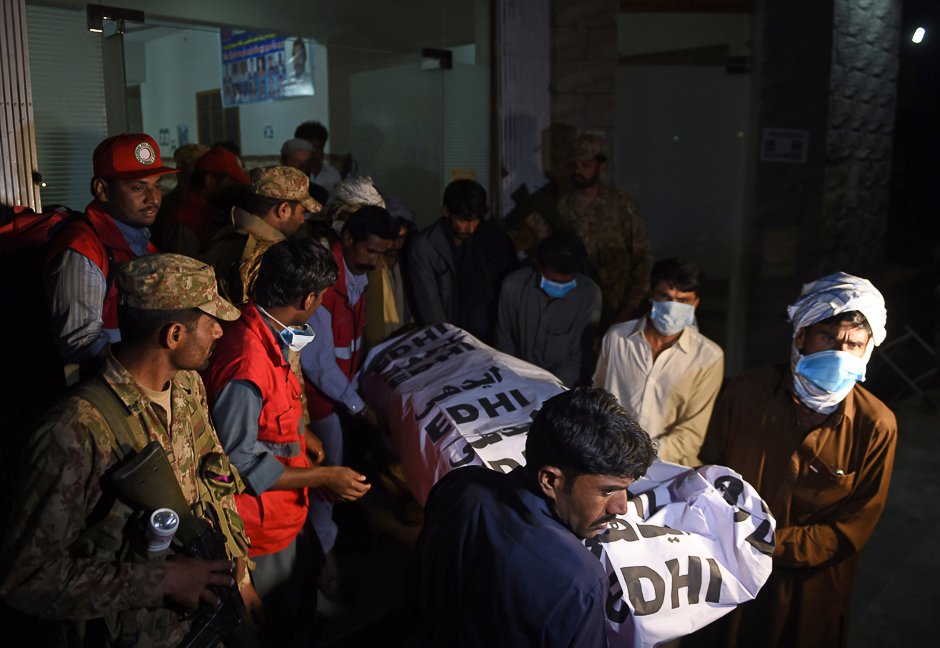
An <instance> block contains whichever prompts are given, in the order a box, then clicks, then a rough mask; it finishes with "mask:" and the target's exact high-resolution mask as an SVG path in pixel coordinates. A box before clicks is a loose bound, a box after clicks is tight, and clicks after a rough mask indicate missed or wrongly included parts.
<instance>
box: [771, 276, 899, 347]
mask: <svg viewBox="0 0 940 648" xmlns="http://www.w3.org/2000/svg"><path fill="white" fill-rule="evenodd" d="M849 311H859V312H860V313H861V314H862V315H864V316H865V319H867V320H868V325H869V326H871V337H872V340H873V341H874V343H875V346H878V345H879V344H881V343H882V342H884V339H885V335H886V334H887V332H886V331H885V324H886V323H887V320H888V311H887V310H885V298H884V297H883V296H882V295H881V293H880V292H879V291H878V289H877V288H875V286H874V285H872V283H871V282H870V281H869V280H868V279H862V278H861V277H855V276H853V275H850V274H846V273H844V272H836V273H835V274H831V275H827V276H825V277H823V278H822V279H817V280H816V281H811V282H810V283H808V284H806V285H804V286H803V290H802V291H801V292H800V297H799V299H797V300H796V303H794V304H793V305H792V306H788V307H787V313H788V314H789V316H790V322H791V323H792V324H793V335H794V337H796V334H797V333H798V332H799V330H800V329H802V328H806V327H807V326H812V325H813V324H815V323H817V322H821V321H822V320H824V319H827V318H829V317H833V316H834V315H839V314H840V313H846V312H849Z"/></svg>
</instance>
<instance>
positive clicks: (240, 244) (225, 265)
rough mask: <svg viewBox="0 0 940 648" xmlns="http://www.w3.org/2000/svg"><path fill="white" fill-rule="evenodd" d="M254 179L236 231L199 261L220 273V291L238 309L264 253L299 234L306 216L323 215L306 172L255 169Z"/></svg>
mask: <svg viewBox="0 0 940 648" xmlns="http://www.w3.org/2000/svg"><path fill="white" fill-rule="evenodd" d="M251 176H252V182H251V191H250V192H249V193H247V194H246V195H245V196H244V199H243V200H242V203H243V204H242V205H241V206H239V207H236V208H235V210H234V211H233V213H232V221H233V222H232V225H230V226H228V227H226V228H224V229H222V230H221V231H220V232H219V233H218V234H216V235H215V237H214V238H213V239H212V241H211V242H210V243H209V246H208V248H207V249H206V251H205V252H203V253H202V254H201V255H200V256H199V258H200V259H202V260H203V261H205V262H206V263H209V264H211V265H212V266H213V267H214V268H215V273H216V276H217V277H218V278H219V290H220V291H221V293H222V294H223V295H224V296H225V297H226V298H227V299H229V300H230V301H232V302H233V303H235V304H243V303H245V302H246V301H247V300H248V298H249V293H250V287H251V284H252V283H254V280H255V278H256V277H257V274H258V268H259V266H260V263H261V255H263V254H264V251H265V250H267V249H268V248H269V247H271V245H273V244H274V243H277V242H278V241H283V240H284V239H286V238H289V237H292V236H294V235H295V234H297V232H298V230H300V227H301V225H303V223H304V212H309V213H312V214H316V213H318V212H319V211H320V210H321V209H322V207H321V206H320V203H318V202H317V201H316V200H314V199H313V198H311V197H310V194H309V193H308V189H309V187H310V180H308V179H307V176H306V175H304V173H303V172H302V171H298V170H297V169H294V168H291V167H285V166H279V167H272V168H270V169H255V170H254V171H253V172H252V174H251Z"/></svg>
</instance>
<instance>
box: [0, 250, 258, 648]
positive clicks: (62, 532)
mask: <svg viewBox="0 0 940 648" xmlns="http://www.w3.org/2000/svg"><path fill="white" fill-rule="evenodd" d="M116 282H117V285H118V289H119V297H118V304H119V307H118V317H119V321H120V326H121V331H122V333H123V342H122V343H121V344H120V345H119V346H117V347H115V348H114V350H113V354H112V355H109V356H108V358H107V359H106V361H105V364H104V368H103V371H102V373H101V374H100V375H99V376H98V377H95V378H93V379H92V381H100V385H99V386H106V389H101V390H100V391H102V392H105V393H107V389H109V390H111V391H113V395H110V394H109V397H110V398H112V399H113V401H114V403H115V405H116V406H117V405H118V403H120V404H121V405H123V408H124V409H126V412H123V413H124V414H125V415H126V416H127V417H128V419H129V420H130V421H132V422H133V423H132V424H128V425H127V426H126V427H123V429H120V430H118V429H116V428H118V427H121V426H115V427H114V428H112V426H111V425H109V424H108V420H109V419H108V418H107V417H106V414H104V413H103V412H102V410H99V409H98V408H97V407H95V406H94V405H92V404H91V402H89V400H86V399H84V398H82V397H81V396H80V395H77V394H72V395H69V396H67V397H66V398H64V399H63V400H62V401H60V402H59V403H58V404H57V405H56V406H55V407H54V408H53V409H52V410H50V412H49V413H48V414H47V416H46V419H45V422H44V423H43V424H42V425H41V426H40V428H39V429H38V430H37V431H36V432H35V433H34V434H33V436H32V437H31V439H30V444H29V454H28V457H29V458H28V462H27V464H26V466H25V468H26V470H25V471H24V476H23V479H22V484H21V485H22V489H21V492H20V496H19V498H18V501H17V505H16V508H15V510H14V514H13V516H12V518H11V522H10V525H9V527H8V529H7V531H8V532H9V533H8V535H7V536H6V538H5V540H4V543H3V545H4V546H3V551H2V555H0V595H2V597H3V599H4V601H5V602H6V603H7V604H8V605H10V606H11V607H14V608H16V609H18V610H20V611H21V612H24V613H25V614H27V615H30V616H32V617H39V618H42V619H44V620H45V621H44V622H43V623H42V624H41V625H40V626H39V627H41V628H42V629H43V630H44V631H46V632H50V633H53V634H55V635H56V640H55V641H51V642H50V643H51V644H53V645H66V646H131V645H134V646H145V647H147V646H175V645H177V644H178V642H179V641H180V639H181V638H182V637H183V636H185V634H186V632H187V630H188V628H189V621H187V620H186V619H185V618H183V617H182V616H181V615H180V614H179V611H180V610H181V609H195V608H196V607H197V605H198V604H199V602H200V601H204V602H206V603H209V604H213V603H215V602H216V600H217V597H216V595H215V594H214V593H213V592H212V591H211V590H209V589H207V588H208V586H209V585H220V586H230V585H231V584H232V583H233V579H236V578H237V579H238V582H239V583H240V584H241V585H242V593H243V597H244V598H245V599H246V602H248V603H249V605H251V604H252V603H253V602H254V601H256V600H257V599H256V595H255V596H254V597H253V596H252V594H253V589H252V588H251V584H250V581H249V579H248V574H247V568H246V567H245V560H244V557H245V556H246V555H247V545H248V543H247V538H246V537H245V533H244V526H243V525H242V521H241V518H240V517H239V515H238V513H237V511H236V508H235V502H234V497H233V495H234V494H235V493H236V492H239V491H241V490H243V489H244V487H243V485H242V483H241V480H240V478H239V476H238V473H237V471H235V470H234V469H233V468H231V467H230V466H229V463H228V458H227V457H226V456H225V454H224V453H223V450H222V447H221V445H220V444H219V440H218V437H217V436H216V433H215V430H214V429H213V427H212V423H211V422H210V420H209V413H208V409H207V405H206V393H205V388H204V386H203V383H202V380H201V379H200V378H199V375H198V374H197V373H196V371H195V370H196V369H200V368H203V367H205V366H206V364H207V362H208V358H209V354H210V353H211V351H212V348H213V347H214V345H215V342H216V340H217V339H218V338H219V337H220V336H221V335H222V329H221V327H220V326H219V321H218V320H220V319H222V320H233V319H235V318H237V317H238V315H239V313H238V311H237V310H236V309H235V308H234V307H233V306H232V305H231V304H230V303H228V302H226V301H225V300H223V299H221V298H220V297H219V295H218V292H217V290H216V283H215V276H214V274H213V272H212V269H211V268H210V267H209V266H207V265H204V264H202V263H200V262H198V261H196V260H194V259H190V258H188V257H184V256H180V255H175V254H165V255H153V256H148V257H140V258H138V259H135V260H133V261H130V262H128V263H127V264H125V265H124V266H122V267H121V269H120V271H119V272H118V276H117V279H116ZM80 389H81V388H80ZM114 396H116V398H114ZM110 420H112V421H114V420H115V418H114V417H113V416H112V417H111V418H110ZM144 435H145V436H146V438H142V437H143V436H144ZM149 441H157V442H159V444H160V445H161V446H162V447H163V449H164V450H165V451H166V453H167V456H168V458H169V460H170V464H171V466H172V468H173V472H174V474H175V476H176V478H177V481H178V482H179V485H180V487H181V490H182V493H183V495H184V497H185V498H186V499H187V501H188V502H189V503H190V504H191V505H192V512H193V513H194V514H195V515H197V516H201V517H203V518H205V519H207V520H209V521H210V523H211V524H213V525H214V526H215V527H216V528H217V529H218V530H220V531H221V532H222V534H223V535H224V537H225V539H226V549H227V552H228V554H229V558H231V559H234V561H233V560H195V559H191V558H185V557H182V556H176V555H173V556H171V557H169V558H167V557H165V554H166V552H161V553H156V554H154V553H148V552H147V551H146V548H145V547H144V546H143V540H144V534H145V530H144V518H145V517H146V515H147V514H148V513H149V511H146V512H145V511H139V510H135V509H134V508H132V507H131V506H129V505H127V504H125V503H124V502H123V501H122V500H121V499H119V498H118V497H117V496H116V493H115V488H114V485H113V483H112V482H111V478H110V474H111V473H112V472H113V469H114V468H115V466H116V465H117V464H118V463H120V462H121V461H122V460H123V459H125V458H127V457H130V456H132V455H133V454H134V453H135V451H139V450H140V449H142V448H143V447H144V445H146V443H147V442H149ZM37 624H39V622H38V621H37ZM50 628H54V630H51V629H50Z"/></svg>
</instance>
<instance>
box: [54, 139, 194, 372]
mask: <svg viewBox="0 0 940 648" xmlns="http://www.w3.org/2000/svg"><path fill="white" fill-rule="evenodd" d="M92 160H93V167H94V174H95V175H94V177H93V178H92V179H91V193H92V195H93V196H94V198H95V199H94V200H93V201H91V202H90V203H89V204H88V206H87V207H86V208H85V218H82V219H75V220H72V221H70V222H69V223H68V224H67V225H66V226H65V227H63V229H62V231H60V232H58V233H57V234H56V235H55V237H54V238H53V239H52V241H51V242H50V244H49V248H48V252H47V257H46V269H45V284H46V295H47V297H48V301H49V309H50V315H51V322H52V330H53V333H54V335H55V338H56V343H57V346H58V349H59V354H60V355H61V357H62V360H63V362H65V363H66V364H71V363H78V364H86V365H95V364H97V363H98V362H99V361H100V360H102V359H103V358H105V357H106V356H107V354H108V350H109V349H110V345H111V344H112V343H114V342H117V341H118V340H120V339H121V334H120V331H119V330H118V322H117V288H116V287H115V286H114V281H113V277H114V275H115V273H116V266H117V265H119V264H121V263H123V262H125V261H130V260H131V259H134V258H136V257H139V256H144V255H146V254H153V253H155V252H156V251H157V249H156V248H155V247H154V246H153V244H152V243H151V242H150V230H149V229H148V228H149V227H150V226H151V225H152V224H153V221H154V219H155V218H156V216H157V211H158V210H159V208H160V200H161V198H162V196H163V194H162V189H161V187H160V179H161V178H162V177H163V176H164V175H166V174H168V173H176V171H175V170H174V169H171V168H170V167H166V166H163V162H162V161H161V160H160V149H159V147H158V146H157V143H156V142H155V141H154V139H153V138H152V137H150V136H149V135H145V134H143V133H135V134H132V135H128V134H126V133H125V134H123V135H117V136H115V137H109V138H108V139H106V140H104V141H103V142H101V143H100V144H99V145H98V146H97V148H95V152H94V156H93V158H92Z"/></svg>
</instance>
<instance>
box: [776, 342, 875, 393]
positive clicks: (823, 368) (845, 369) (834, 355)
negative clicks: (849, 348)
mask: <svg viewBox="0 0 940 648" xmlns="http://www.w3.org/2000/svg"><path fill="white" fill-rule="evenodd" d="M866 364H867V363H866V362H865V359H864V358H860V357H858V356H857V355H853V354H851V353H847V352H845V351H820V352H819V353H813V354H810V355H805V356H800V359H799V360H798V361H797V363H796V368H795V369H794V371H795V372H796V373H798V374H799V375H801V376H803V377H804V378H806V379H807V380H809V381H810V382H812V383H813V384H814V385H816V386H817V387H819V388H820V389H823V390H825V391H827V392H829V393H830V394H837V393H840V392H846V393H847V392H848V390H849V389H851V388H852V385H854V384H855V383H856V382H858V381H859V380H865V366H866Z"/></svg>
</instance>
